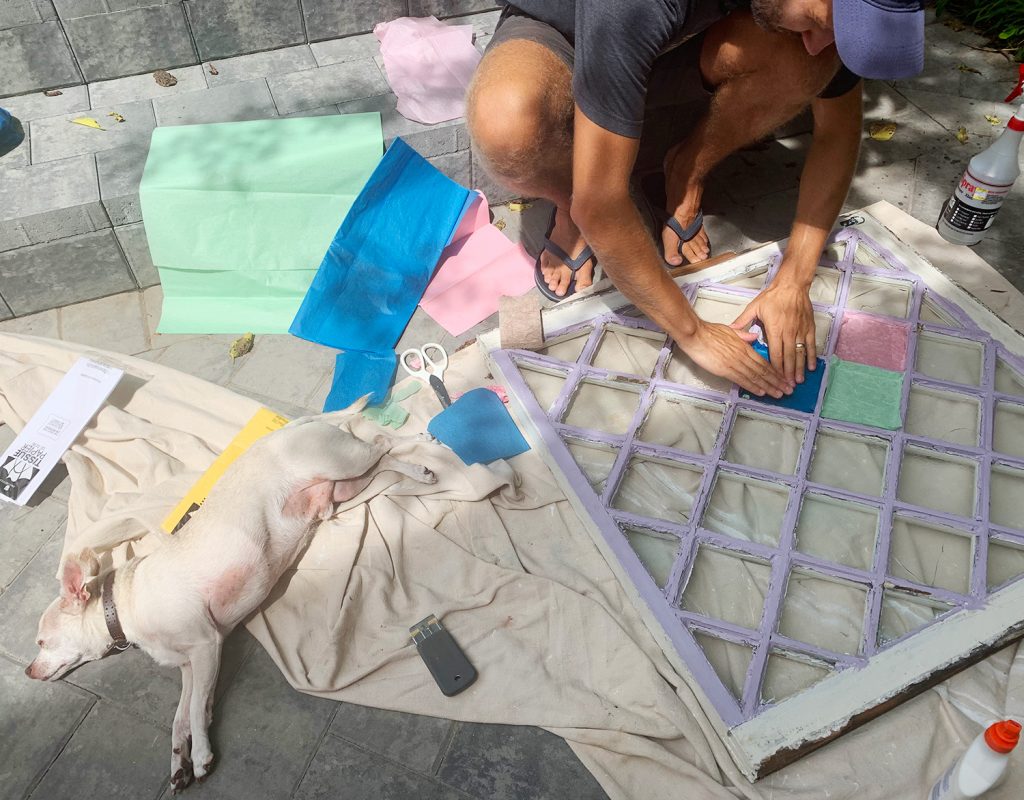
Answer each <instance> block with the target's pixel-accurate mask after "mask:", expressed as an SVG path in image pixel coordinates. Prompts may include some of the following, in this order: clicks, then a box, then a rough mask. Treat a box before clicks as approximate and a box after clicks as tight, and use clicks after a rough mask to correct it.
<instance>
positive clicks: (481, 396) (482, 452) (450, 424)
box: [427, 389, 530, 464]
mask: <svg viewBox="0 0 1024 800" xmlns="http://www.w3.org/2000/svg"><path fill="white" fill-rule="evenodd" d="M427 431H428V432H429V433H430V435H431V436H433V437H434V438H436V439H437V440H438V441H440V442H441V443H443V444H446V445H448V446H449V447H450V448H451V449H452V450H454V451H455V454H456V455H457V456H458V457H459V458H461V459H462V462H463V463H464V464H490V463H491V462H492V461H497V460H498V459H499V458H511V457H512V456H517V455H519V454H520V453H525V452H526V451H527V450H529V449H530V445H528V444H527V443H526V439H524V438H523V434H521V433H520V432H519V428H518V427H516V423H515V421H514V420H513V419H512V415H511V414H509V413H508V409H507V408H505V404H504V403H502V402H501V399H500V398H499V397H498V395H496V394H495V393H494V392H492V391H491V390H490V389H472V390H470V391H468V392H466V393H465V394H464V395H462V397H460V398H459V399H458V400H456V401H455V402H454V403H452V404H451V405H450V406H449V407H448V408H446V409H445V410H444V411H442V412H441V413H440V414H438V415H437V416H436V417H434V418H433V419H432V420H430V424H429V425H427Z"/></svg>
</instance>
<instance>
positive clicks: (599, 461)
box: [565, 439, 618, 495]
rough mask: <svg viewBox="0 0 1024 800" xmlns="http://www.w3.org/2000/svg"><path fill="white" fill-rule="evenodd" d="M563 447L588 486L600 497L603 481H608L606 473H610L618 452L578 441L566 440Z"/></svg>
mask: <svg viewBox="0 0 1024 800" xmlns="http://www.w3.org/2000/svg"><path fill="white" fill-rule="evenodd" d="M565 445H566V447H568V448H569V452H570V453H571V454H572V457H573V459H575V461H576V463H577V464H578V465H579V468H580V469H581V470H582V471H583V474H584V475H585V476H586V477H587V480H588V481H589V482H590V486H591V487H592V488H593V490H594V491H595V492H596V493H597V494H599V495H600V494H601V493H602V492H603V491H604V484H605V481H607V480H608V473H609V472H611V471H612V465H613V464H614V463H615V457H616V456H617V455H618V452H617V451H616V450H614V449H612V448H611V447H602V446H601V445H596V444H592V443H590V442H582V441H579V440H578V439H566V440H565Z"/></svg>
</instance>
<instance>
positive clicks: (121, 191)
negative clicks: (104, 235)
mask: <svg viewBox="0 0 1024 800" xmlns="http://www.w3.org/2000/svg"><path fill="white" fill-rule="evenodd" d="M148 155H149V142H148V141H146V142H142V141H139V142H134V143H132V144H130V145H128V146H127V147H118V148H116V149H114V150H104V151H103V152H102V153H97V154H96V172H97V175H98V177H99V184H100V200H101V201H102V203H103V207H104V209H106V212H107V216H108V217H110V222H111V224H112V225H114V226H115V227H118V226H121V225H131V224H132V223H136V222H141V221H142V204H141V203H140V201H139V184H140V183H141V182H142V172H143V170H144V169H145V168H146V157H147V156H148Z"/></svg>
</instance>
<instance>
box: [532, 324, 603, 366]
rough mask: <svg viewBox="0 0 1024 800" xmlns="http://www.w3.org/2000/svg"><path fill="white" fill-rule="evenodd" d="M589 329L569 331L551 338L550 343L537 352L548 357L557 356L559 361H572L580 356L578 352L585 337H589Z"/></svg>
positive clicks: (585, 340) (584, 343) (583, 343)
mask: <svg viewBox="0 0 1024 800" xmlns="http://www.w3.org/2000/svg"><path fill="white" fill-rule="evenodd" d="M590 331H591V329H590V328H587V329H585V330H582V331H579V332H577V333H570V334H567V335H565V336H560V337H558V338H556V339H552V340H551V342H550V343H548V344H547V345H546V346H545V347H543V348H541V349H540V350H538V351H537V352H538V353H540V354H541V355H544V356H547V357H548V358H557V359H558V360H559V361H567V362H569V363H573V362H575V361H576V359H578V358H579V357H580V353H582V352H583V348H584V347H585V346H586V344H587V339H589V338H590Z"/></svg>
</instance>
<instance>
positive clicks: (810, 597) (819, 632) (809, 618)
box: [779, 569, 867, 654]
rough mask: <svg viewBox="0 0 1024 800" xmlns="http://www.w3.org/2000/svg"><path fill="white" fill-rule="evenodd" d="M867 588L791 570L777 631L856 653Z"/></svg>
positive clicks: (835, 650) (793, 637)
mask: <svg viewBox="0 0 1024 800" xmlns="http://www.w3.org/2000/svg"><path fill="white" fill-rule="evenodd" d="M866 601H867V589H866V587H864V586H861V585H860V584H856V583H849V582H847V581H840V580H834V579H832V578H826V577H825V576H824V575H819V574H817V573H814V572H810V571H806V570H802V569H794V570H793V571H792V572H791V573H790V575H789V581H788V582H787V584H786V594H785V597H784V598H783V601H782V617H781V618H780V620H779V633H781V634H782V635H784V636H788V637H790V638H791V639H797V640H799V641H801V642H807V644H811V645H814V646H815V647H820V648H823V649H825V650H831V651H833V652H836V653H850V654H853V653H858V652H860V649H861V632H862V630H863V627H864V608H865V603H866Z"/></svg>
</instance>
